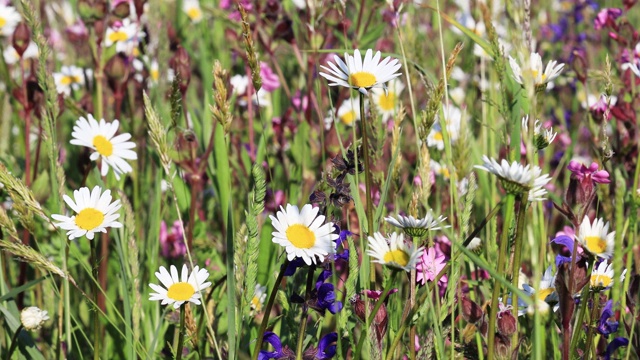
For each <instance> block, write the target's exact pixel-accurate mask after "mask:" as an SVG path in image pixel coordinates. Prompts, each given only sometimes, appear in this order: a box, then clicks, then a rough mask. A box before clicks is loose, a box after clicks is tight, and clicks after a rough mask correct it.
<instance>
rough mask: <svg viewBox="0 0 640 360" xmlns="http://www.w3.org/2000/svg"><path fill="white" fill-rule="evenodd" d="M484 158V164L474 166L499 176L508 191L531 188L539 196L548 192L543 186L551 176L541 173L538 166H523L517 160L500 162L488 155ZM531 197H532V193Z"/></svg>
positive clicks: (483, 156) (517, 191)
mask: <svg viewBox="0 0 640 360" xmlns="http://www.w3.org/2000/svg"><path fill="white" fill-rule="evenodd" d="M482 160H483V161H484V164H483V165H476V166H474V167H475V168H476V169H480V170H484V171H488V172H490V173H492V174H494V175H496V176H498V178H500V180H502V186H503V187H504V188H505V190H506V191H507V192H510V193H516V194H517V193H521V192H523V191H525V190H531V193H535V194H536V195H537V196H538V197H539V196H540V195H541V194H544V193H546V190H544V189H542V186H544V185H546V184H547V183H548V182H549V181H550V180H551V178H550V177H549V175H548V174H545V175H541V173H542V170H541V169H540V168H539V167H538V166H534V167H533V168H531V166H530V165H527V166H523V165H521V164H520V163H519V162H517V161H514V162H512V163H511V164H509V163H508V162H507V160H505V159H502V161H501V162H500V163H498V162H497V161H496V160H494V159H489V158H488V157H487V156H486V155H482ZM542 191H544V193H542ZM529 199H531V195H530V197H529Z"/></svg>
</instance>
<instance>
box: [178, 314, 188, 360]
mask: <svg viewBox="0 0 640 360" xmlns="http://www.w3.org/2000/svg"><path fill="white" fill-rule="evenodd" d="M186 312H187V303H184V304H182V306H181V307H180V330H179V333H178V347H177V348H176V360H181V359H182V348H183V347H184V323H185V318H186V316H185V314H186Z"/></svg>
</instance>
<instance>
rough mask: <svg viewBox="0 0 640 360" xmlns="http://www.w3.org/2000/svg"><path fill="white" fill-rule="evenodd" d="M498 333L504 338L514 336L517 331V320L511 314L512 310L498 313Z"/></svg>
mask: <svg viewBox="0 0 640 360" xmlns="http://www.w3.org/2000/svg"><path fill="white" fill-rule="evenodd" d="M497 327H498V332H499V333H500V334H501V335H504V336H510V335H513V333H515V332H516V330H517V320H516V318H515V317H514V316H513V314H512V313H511V309H508V310H505V311H502V312H499V313H498V321H497Z"/></svg>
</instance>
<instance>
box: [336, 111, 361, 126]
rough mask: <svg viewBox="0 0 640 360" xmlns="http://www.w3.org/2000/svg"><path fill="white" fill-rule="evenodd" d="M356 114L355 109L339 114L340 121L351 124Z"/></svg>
mask: <svg viewBox="0 0 640 360" xmlns="http://www.w3.org/2000/svg"><path fill="white" fill-rule="evenodd" d="M357 117H358V115H357V114H356V112H355V111H353V110H351V111H349V112H348V113H346V114H344V115H342V116H340V121H342V123H343V124H345V125H353V122H354V121H355V120H356V118H357Z"/></svg>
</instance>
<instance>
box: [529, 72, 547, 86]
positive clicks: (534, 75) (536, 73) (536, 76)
mask: <svg viewBox="0 0 640 360" xmlns="http://www.w3.org/2000/svg"><path fill="white" fill-rule="evenodd" d="M529 73H530V74H531V78H532V79H533V80H534V81H535V80H536V79H537V78H538V70H533V69H531V70H529ZM540 78H541V80H542V82H543V83H544V82H545V80H546V79H547V75H546V74H545V73H542V75H540Z"/></svg>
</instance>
